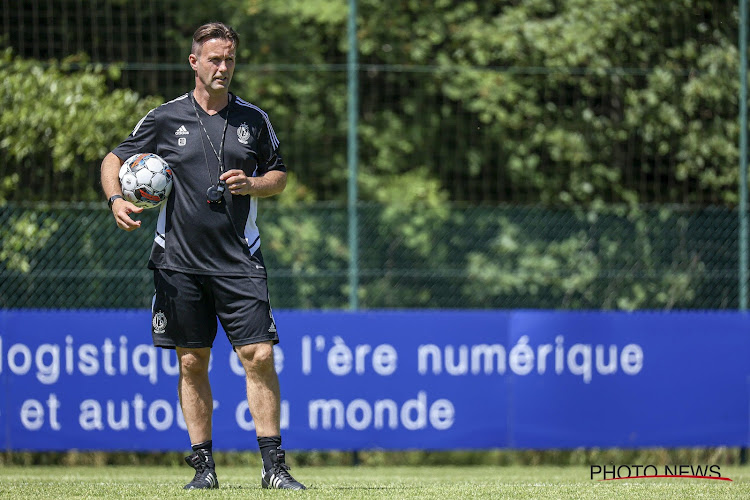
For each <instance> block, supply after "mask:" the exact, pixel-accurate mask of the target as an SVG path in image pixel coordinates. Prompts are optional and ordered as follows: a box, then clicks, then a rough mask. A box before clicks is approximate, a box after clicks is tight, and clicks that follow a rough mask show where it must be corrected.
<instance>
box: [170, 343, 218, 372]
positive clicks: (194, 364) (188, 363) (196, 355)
mask: <svg viewBox="0 0 750 500" xmlns="http://www.w3.org/2000/svg"><path fill="white" fill-rule="evenodd" d="M177 357H178V358H179V360H180V373H182V374H183V375H186V376H200V375H204V374H207V373H208V365H209V361H210V359H211V350H210V349H179V350H178V351H177Z"/></svg>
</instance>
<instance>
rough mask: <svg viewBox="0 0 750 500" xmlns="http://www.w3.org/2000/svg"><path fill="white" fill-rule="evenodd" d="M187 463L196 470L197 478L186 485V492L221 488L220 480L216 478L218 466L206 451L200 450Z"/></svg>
mask: <svg viewBox="0 0 750 500" xmlns="http://www.w3.org/2000/svg"><path fill="white" fill-rule="evenodd" d="M185 462H186V463H187V464H188V465H189V466H190V467H192V468H193V469H195V477H194V478H193V480H192V481H190V482H189V483H188V484H186V485H185V489H186V490H196V489H213V488H218V487H219V479H218V478H217V477H216V464H215V463H214V457H212V456H211V454H210V453H209V452H208V451H206V450H198V451H196V452H195V453H193V454H192V455H190V456H189V457H185Z"/></svg>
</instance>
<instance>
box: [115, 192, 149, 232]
mask: <svg viewBox="0 0 750 500" xmlns="http://www.w3.org/2000/svg"><path fill="white" fill-rule="evenodd" d="M141 212H143V209H142V208H140V207H136V206H135V205H133V204H132V203H130V202H129V201H127V200H124V199H122V198H118V199H116V200H115V202H114V203H113V204H112V214H113V215H114V216H115V221H116V222H117V225H118V226H119V227H120V229H124V230H125V231H132V230H134V229H138V228H139V227H141V221H139V220H133V219H131V218H130V214H133V213H135V214H139V213H141Z"/></svg>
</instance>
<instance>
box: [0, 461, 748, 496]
mask: <svg viewBox="0 0 750 500" xmlns="http://www.w3.org/2000/svg"><path fill="white" fill-rule="evenodd" d="M256 469H258V470H256ZM191 472H192V469H190V468H188V467H187V466H182V467H177V466H175V467H162V466H147V467H146V466H108V467H79V466H76V467H58V466H54V467H52V466H33V467H21V466H3V467H0V498H13V499H21V498H29V499H35V500H44V499H55V500H65V499H72V498H76V499H82V498H101V499H113V498H138V499H146V498H153V499H166V498H181V499H184V498H198V497H200V498H206V499H209V498H237V499H239V498H242V499H247V498H264V499H268V498H273V497H284V498H287V497H299V498H315V499H337V500H338V499H341V500H344V499H346V500H348V499H368V498H389V499H390V498H399V499H409V498H428V499H431V500H453V499H455V500H459V499H461V500H464V499H467V498H491V499H502V498H518V499H529V498H538V499H548V498H549V499H567V498H612V499H618V500H622V499H625V498H627V499H641V498H642V499H653V498H659V499H672V498H674V499H684V498H712V499H713V498H738V499H739V498H750V467H721V473H722V475H723V476H725V477H729V478H731V479H733V481H732V482H729V481H717V480H705V479H638V480H618V481H591V480H590V479H589V469H588V467H582V466H568V467H551V466H539V467H536V466H508V467H492V466H473V467H463V466H462V467H447V466H445V467H433V466H424V467H295V468H294V469H293V470H292V473H293V474H294V475H295V477H296V478H297V479H299V480H300V481H302V482H303V483H305V484H306V485H307V486H308V488H309V489H308V490H307V491H302V492H291V491H289V492H287V491H268V490H262V489H261V487H260V470H259V468H252V469H250V468H248V467H239V466H222V467H218V468H217V472H218V475H219V482H220V483H221V489H219V490H211V491H192V492H186V491H184V490H182V486H183V485H184V484H185V483H187V482H188V481H189V480H190V479H191V478H192V474H191Z"/></svg>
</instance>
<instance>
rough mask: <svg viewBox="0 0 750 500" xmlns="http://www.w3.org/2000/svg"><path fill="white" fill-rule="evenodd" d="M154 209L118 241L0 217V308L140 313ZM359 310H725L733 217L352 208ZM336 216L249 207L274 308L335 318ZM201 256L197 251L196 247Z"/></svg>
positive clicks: (341, 286) (331, 210)
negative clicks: (321, 311) (356, 221)
mask: <svg viewBox="0 0 750 500" xmlns="http://www.w3.org/2000/svg"><path fill="white" fill-rule="evenodd" d="M155 212H156V211H153V212H148V211H147V212H144V213H143V217H142V219H143V221H144V223H143V227H142V228H141V229H139V230H137V231H135V232H132V233H126V232H124V231H121V230H120V229H118V228H117V227H116V225H115V223H114V220H113V218H112V216H111V215H110V213H109V211H108V210H107V209H106V207H102V206H101V205H94V206H92V205H81V206H64V207H61V208H58V207H47V208H38V207H34V208H27V207H22V206H18V205H6V206H4V207H2V208H0V236H2V238H1V241H2V247H0V264H2V268H1V269H2V270H0V307H3V308H27V307H38V308H105V309H106V308H147V307H149V306H150V302H151V295H152V291H153V290H152V275H151V272H150V271H148V270H147V269H146V261H147V259H148V253H149V251H150V248H151V241H152V239H153V229H154V227H155V220H156V213H155ZM359 214H360V221H361V225H360V242H361V247H360V265H359V267H360V289H359V297H360V305H361V306H362V307H364V308H370V309H377V308H500V309H506V308H507V309H511V308H513V309H515V308H572V309H652V308H653V309H675V308H679V309H732V308H736V304H737V265H738V258H737V248H738V244H737V236H738V235H737V213H736V211H732V210H727V209H718V208H714V209H703V210H684V209H680V208H675V209H666V208H661V209H653V210H647V211H627V210H616V209H608V210H603V211H600V212H577V211H571V210H557V211H555V210H549V209H542V208H528V207H504V208H499V207H480V206H473V207H472V206H466V207H459V206H445V207H441V208H440V209H439V210H430V209H425V210H413V209H411V208H408V207H404V208H403V210H401V211H400V212H399V211H393V210H390V209H389V208H387V207H383V206H379V205H372V204H362V205H360V207H359ZM346 220H347V214H346V209H345V207H342V206H339V205H336V204H330V203H317V204H311V205H295V206H294V207H283V206H281V205H279V204H273V203H268V204H262V206H261V208H260V214H259V225H260V228H261V235H262V241H263V244H262V249H263V251H264V257H265V259H266V262H267V264H268V267H269V283H270V288H271V298H272V301H273V303H274V306H275V307H278V308H346V307H347V305H348V296H349V290H348V286H349V285H348V278H347V263H348V251H347V243H346V242H347V233H346ZM206 244H210V242H207V243H206Z"/></svg>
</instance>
